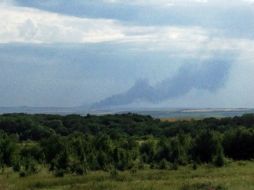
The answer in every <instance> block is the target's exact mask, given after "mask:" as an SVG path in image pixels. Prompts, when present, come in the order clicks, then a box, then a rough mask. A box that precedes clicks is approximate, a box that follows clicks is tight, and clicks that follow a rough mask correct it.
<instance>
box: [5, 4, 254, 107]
mask: <svg viewBox="0 0 254 190" xmlns="http://www.w3.org/2000/svg"><path fill="white" fill-rule="evenodd" d="M253 18H254V1H253V0H231V1H230V0H220V1H219V0H147V1H144V0H133V1H124V0H93V1H83V0H73V1H67V0H58V1H55V0H45V1H36V0H29V1H28V0H0V94H1V98H0V106H23V105H26V106H42V107H45V106H58V107H66V106H80V105H91V106H93V107H95V108H101V107H114V106H116V107H117V106H135V107H138V106H140V107H146V106H147V107H198V108H207V107H225V108H226V107H227V108H239V107H245V108H253V107H254V99H253V94H254V85H253V81H254V75H253V73H254V19H253Z"/></svg>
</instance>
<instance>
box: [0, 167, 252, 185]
mask: <svg viewBox="0 0 254 190" xmlns="http://www.w3.org/2000/svg"><path fill="white" fill-rule="evenodd" d="M0 182H1V185H0V189H1V190H29V189H31V190H32V189H33V190H38V189H40V190H157V189H159V190H169V189H170V190H196V189H197V190H198V189H200V190H216V189H218V190H224V189H229V190H254V162H234V163H231V164H229V165H227V166H225V167H223V168H214V167H211V166H209V165H203V166H200V167H199V168H197V170H193V169H192V167H191V166H186V167H180V168H179V169H178V170H176V171H175V170H150V169H146V170H141V171H137V173H131V172H129V171H125V172H119V174H118V175H116V176H112V175H110V174H109V173H106V172H90V173H88V174H87V175H85V176H82V177H79V176H73V175H66V176H65V177H63V178H56V177H54V176H53V175H51V174H49V173H47V172H46V170H45V171H44V170H43V171H41V172H40V173H39V174H36V175H33V176H30V177H25V178H20V177H19V176H18V175H17V174H13V173H11V172H10V173H8V172H7V173H5V174H3V175H1V176H0Z"/></svg>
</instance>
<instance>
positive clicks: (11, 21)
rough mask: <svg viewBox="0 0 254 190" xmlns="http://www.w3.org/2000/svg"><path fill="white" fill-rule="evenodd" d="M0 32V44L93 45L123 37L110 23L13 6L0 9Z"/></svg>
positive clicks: (0, 7)
mask: <svg viewBox="0 0 254 190" xmlns="http://www.w3.org/2000/svg"><path fill="white" fill-rule="evenodd" d="M0 28H1V29H0V43H10V42H24V43H95V42H104V41H113V40H116V39H119V38H122V37H123V33H122V32H121V28H120V27H119V26H118V25H117V24H116V22H115V21H113V20H109V19H86V18H82V19H81V18H76V17H71V16H64V15H59V14H55V13H49V12H46V11H40V10H36V9H30V8H17V7H13V6H7V7H6V6H0Z"/></svg>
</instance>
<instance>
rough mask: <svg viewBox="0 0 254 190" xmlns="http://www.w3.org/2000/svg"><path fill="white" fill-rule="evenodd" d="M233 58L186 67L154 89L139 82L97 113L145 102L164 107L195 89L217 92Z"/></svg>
mask: <svg viewBox="0 0 254 190" xmlns="http://www.w3.org/2000/svg"><path fill="white" fill-rule="evenodd" d="M232 61H233V59H232V58H228V57H227V58H225V57H224V58H213V59H209V60H205V61H201V62H199V63H186V64H184V65H183V66H182V67H181V68H180V69H179V70H178V72H177V73H176V74H175V75H174V76H173V77H171V78H167V79H165V80H163V81H161V82H159V83H158V84H156V85H154V86H151V85H150V84H149V82H148V81H147V80H138V81H137V82H136V83H135V84H134V86H133V87H131V88H130V89H129V90H127V91H126V92H124V93H121V94H116V95H113V96H111V97H108V98H106V99H104V100H102V101H100V102H98V103H96V104H94V105H93V108H94V109H98V108H108V107H114V106H123V105H128V104H131V103H133V102H137V101H141V102H142V101H143V102H151V103H160V102H162V101H165V100H169V99H172V98H178V97H181V96H184V95H186V94H187V93H188V92H190V91H191V90H192V89H199V90H207V91H210V92H216V91H217V90H218V89H220V88H222V87H223V86H224V85H225V83H226V81H227V78H228V74H229V71H230V68H231V63H232Z"/></svg>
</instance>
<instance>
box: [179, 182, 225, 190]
mask: <svg viewBox="0 0 254 190" xmlns="http://www.w3.org/2000/svg"><path fill="white" fill-rule="evenodd" d="M226 189H227V188H226V187H224V186H222V185H212V184H210V183H197V184H192V185H190V184H186V185H183V186H182V188H181V190H226Z"/></svg>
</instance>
